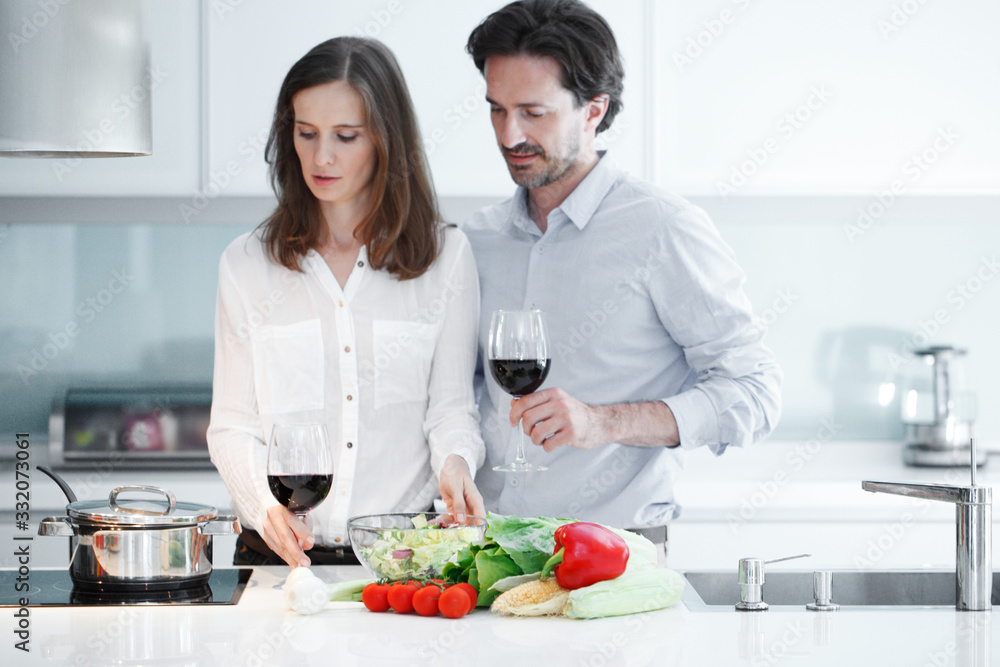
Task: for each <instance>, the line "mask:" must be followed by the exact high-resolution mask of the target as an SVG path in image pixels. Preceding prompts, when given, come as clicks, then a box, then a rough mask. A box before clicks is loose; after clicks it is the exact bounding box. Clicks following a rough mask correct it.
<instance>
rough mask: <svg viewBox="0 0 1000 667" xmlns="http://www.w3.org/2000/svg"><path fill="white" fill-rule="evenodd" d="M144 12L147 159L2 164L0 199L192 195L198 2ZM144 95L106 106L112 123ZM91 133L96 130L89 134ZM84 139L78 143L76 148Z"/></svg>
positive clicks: (159, 5)
mask: <svg viewBox="0 0 1000 667" xmlns="http://www.w3.org/2000/svg"><path fill="white" fill-rule="evenodd" d="M147 6H148V12H147V23H146V31H147V36H148V39H149V48H150V63H151V66H150V77H149V79H148V81H149V85H148V88H149V90H148V93H149V94H151V95H152V105H153V106H152V114H153V154H152V155H150V156H145V157H129V158H87V159H79V158H77V159H65V158H60V159H48V158H45V159H41V158H0V196H19V195H20V196H25V195H26V196H57V197H58V196H80V195H84V196H88V197H89V196H128V197H135V196H164V195H175V196H177V195H187V196H191V195H193V194H194V190H195V188H196V187H197V185H198V180H199V178H198V174H199V164H200V162H199V156H200V150H201V149H200V146H201V136H200V123H201V120H200V113H199V99H200V86H201V78H200V66H201V65H200V62H201V61H200V57H201V56H200V50H201V49H200V27H199V26H200V14H201V4H200V3H199V2H198V0H175V1H171V2H162V1H160V2H151V3H148V5H147ZM57 18H58V16H57ZM5 57H6V56H5ZM54 76H55V73H54ZM146 92H147V91H142V90H138V91H122V97H120V98H117V99H115V100H108V116H109V118H110V119H111V120H112V122H113V121H114V119H115V118H118V117H120V114H124V113H127V112H128V111H129V109H130V106H131V105H134V104H135V101H134V100H135V99H137V98H139V97H141V96H143V95H145V94H146ZM67 103H71V102H69V101H67ZM94 132H95V133H99V132H100V129H99V128H94ZM91 136H92V137H97V136H98V134H92V135H91ZM85 139H86V137H84V136H81V137H80V140H81V142H82V141H84V140H85Z"/></svg>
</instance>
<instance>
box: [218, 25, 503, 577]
mask: <svg viewBox="0 0 1000 667" xmlns="http://www.w3.org/2000/svg"><path fill="white" fill-rule="evenodd" d="M266 155H267V161H268V164H269V165H270V170H271V179H272V185H273V187H274V191H275V193H276V194H277V197H278V207H277V209H276V210H275V211H274V213H273V214H272V215H271V217H270V218H268V219H267V220H266V221H265V222H264V223H263V224H262V225H261V226H260V227H259V228H258V229H257V230H255V231H254V232H252V233H249V234H246V235H243V236H241V237H240V238H238V239H236V240H235V241H234V242H233V243H232V244H230V246H229V247H228V248H227V249H226V251H225V252H224V253H223V255H222V259H221V262H220V265H219V294H218V305H217V313H216V332H215V375H214V381H213V400H212V420H211V425H210V427H209V430H208V444H209V449H210V451H211V455H212V461H213V463H214V464H215V466H216V467H217V468H218V469H219V473H220V474H221V476H222V478H223V480H224V481H225V483H226V486H227V488H228V489H229V492H230V494H231V495H232V497H233V507H234V509H235V511H236V513H237V514H238V516H239V517H240V519H241V520H242V523H243V526H244V534H243V535H241V537H240V540H239V541H238V543H237V554H236V559H235V562H236V563H237V564H279V563H280V562H281V561H284V562H286V563H288V564H289V565H291V566H292V567H295V566H297V565H303V566H305V565H309V563H310V561H311V560H317V562H333V563H340V562H354V561H353V558H354V557H353V554H352V553H351V550H350V546H349V543H348V534H347V519H348V517H349V516H356V515H363V514H375V513H384V512H411V511H417V512H419V511H425V510H428V509H429V508H430V507H431V506H432V499H433V498H434V496H435V495H436V492H437V491H440V493H441V497H442V498H443V500H444V501H445V504H446V505H447V507H448V510H449V511H450V512H451V513H452V514H454V515H456V516H457V518H459V520H462V519H464V515H465V514H466V513H471V514H482V513H483V512H484V508H483V504H482V497H481V496H480V495H479V492H478V491H477V490H476V487H475V485H474V483H473V476H474V474H475V471H476V468H477V467H478V466H479V465H481V464H482V461H483V458H484V448H483V443H482V439H481V437H480V434H479V430H478V420H477V416H476V408H475V404H474V398H473V390H472V386H471V378H472V377H473V374H474V371H475V358H476V327H477V322H478V317H479V285H478V280H477V277H476V268H475V264H474V260H473V258H472V252H471V250H470V248H469V244H468V241H467V240H466V238H465V236H464V235H463V234H462V233H461V232H460V231H459V230H458V229H457V228H455V227H452V226H446V225H443V224H442V223H441V222H440V219H439V214H438V210H437V204H436V199H435V196H434V192H433V189H432V186H431V182H430V178H429V174H428V171H427V167H426V163H425V158H424V154H423V151H422V149H421V142H420V136H419V131H418V128H417V123H416V119H415V116H414V112H413V105H412V102H411V100H410V96H409V92H408V90H407V87H406V83H405V81H404V80H403V76H402V72H401V71H400V69H399V65H398V64H397V62H396V60H395V58H394V57H393V55H392V53H391V52H390V51H389V50H388V49H387V48H386V47H385V46H384V45H382V44H381V43H379V42H377V41H374V40H368V39H358V38H353V37H339V38H336V39H331V40H329V41H327V42H324V43H322V44H320V45H318V46H316V47H315V48H313V49H312V50H311V51H309V53H307V54H306V55H305V56H304V57H303V58H302V59H301V60H299V61H298V62H297V63H295V65H294V66H292V68H291V70H290V71H289V72H288V74H287V76H286V77H285V80H284V83H283V84H282V86H281V90H280V92H279V94H278V102H277V106H276V109H275V112H274V121H273V123H272V127H271V133H270V136H269V138H268V142H267V150H266ZM276 422H282V423H284V422H323V423H325V424H327V428H328V430H329V433H330V439H331V445H332V449H333V455H334V465H335V468H334V473H335V474H334V486H333V489H332V490H331V491H330V494H329V496H328V497H327V499H326V500H325V501H324V502H323V503H321V504H320V505H319V506H317V507H316V508H314V509H313V511H312V512H311V513H310V519H311V523H312V526H311V527H310V526H307V525H306V524H305V523H304V522H302V521H301V520H299V519H298V518H297V517H296V516H295V515H294V514H292V513H291V512H290V511H289V510H288V509H286V508H285V507H282V506H281V505H279V504H278V503H277V501H276V500H275V499H274V497H273V496H272V495H271V492H270V491H269V490H268V486H267V479H266V459H267V448H266V447H265V446H264V444H265V443H266V440H267V438H268V436H269V435H270V432H271V428H272V426H273V425H274V424H275V423H276ZM310 528H311V529H310ZM248 529H249V530H248Z"/></svg>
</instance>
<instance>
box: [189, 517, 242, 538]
mask: <svg viewBox="0 0 1000 667" xmlns="http://www.w3.org/2000/svg"><path fill="white" fill-rule="evenodd" d="M242 530H243V529H242V528H240V520H239V519H237V518H236V517H235V516H233V515H232V514H221V515H219V516H217V517H215V518H214V519H209V520H208V521H206V522H205V523H202V524H198V532H199V533H201V534H202V535H239V534H240V533H241V532H242Z"/></svg>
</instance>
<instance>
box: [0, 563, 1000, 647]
mask: <svg viewBox="0 0 1000 667" xmlns="http://www.w3.org/2000/svg"><path fill="white" fill-rule="evenodd" d="M317 569H318V570H320V574H321V576H323V577H324V578H325V579H328V580H334V579H344V580H346V579H356V578H359V577H362V576H363V571H362V570H361V568H359V567H352V568H347V567H326V568H317ZM286 572H287V570H286V569H285V568H283V567H281V568H256V570H255V572H254V576H253V578H252V580H251V584H252V587H251V588H248V589H247V590H246V591H245V592H244V594H243V597H242V599H241V600H240V603H239V604H238V605H236V606H235V607H224V606H211V607H191V606H185V607H181V606H178V607H115V608H100V607H88V608H76V609H73V608H41V609H36V608H32V609H31V616H30V618H31V648H32V651H33V652H32V653H31V654H30V655H29V656H28V657H25V655H24V654H23V653H21V652H19V651H16V650H14V649H13V639H12V635H11V629H12V626H13V619H12V617H11V615H10V613H9V610H7V611H5V612H4V613H3V614H2V616H3V618H5V619H6V620H5V621H3V622H2V623H0V636H3V637H5V639H4V641H3V645H2V648H0V656H3V658H2V659H0V664H3V665H29V664H30V665H36V664H38V665H112V664H114V665H119V666H128V665H150V664H156V665H211V666H212V667H225V666H228V665H248V666H254V665H290V666H293V667H303V666H305V665H317V666H320V665H322V666H324V667H326V666H332V665H336V666H338V667H339V666H342V665H345V666H346V665H358V666H359V667H374V666H379V665H393V666H401V667H405V666H407V665H449V666H450V665H455V666H459V665H462V666H467V665H476V666H479V665H483V666H489V665H503V666H504V667H509V666H510V665H512V664H517V663H520V664H521V665H524V667H533V666H534V665H542V664H544V665H546V666H547V667H556V666H563V665H565V666H567V667H569V666H573V667H578V666H583V665H594V666H605V665H616V666H633V665H678V666H689V665H692V666H693V665H699V666H700V665H705V666H712V667H716V666H719V665H751V666H757V665H782V664H787V665H809V666H810V667H811V666H813V665H820V666H821V665H831V666H836V667H843V666H844V665H852V666H857V665H880V666H882V665H889V666H896V665H913V666H914V667H920V666H923V665H937V666H941V667H944V666H946V665H955V666H957V667H987V666H989V665H992V664H994V663H993V662H992V658H993V657H994V656H993V655H992V653H991V650H992V647H993V646H997V649H996V651H997V652H1000V626H997V625H995V624H994V622H993V613H992V612H978V613H971V612H965V613H960V612H957V611H954V610H951V609H928V610H907V611H858V610H842V611H839V612H826V613H814V612H807V611H801V612H780V611H774V610H771V611H767V612H762V613H752V614H750V613H740V612H736V611H731V612H714V613H713V612H693V611H690V610H688V609H687V608H686V607H685V605H684V604H683V603H678V604H677V605H674V606H673V607H671V608H670V609H666V610H662V611H657V612H651V613H647V614H639V615H633V616H624V617H619V618H608V619H596V620H589V621H574V620H569V619H564V618H537V619H522V618H506V617H497V616H494V615H493V614H491V613H489V612H488V611H485V610H477V611H475V612H474V613H472V614H470V615H469V616H466V617H465V618H462V619H459V620H449V619H446V618H443V617H435V618H422V617H418V616H412V615H405V616H404V615H396V614H393V613H385V614H374V613H371V612H368V611H367V610H365V609H364V608H363V606H362V605H360V604H358V603H331V604H329V605H328V606H327V609H326V610H324V611H323V612H321V613H320V614H317V615H314V616H299V615H298V614H295V613H294V612H292V611H290V610H288V609H286V608H285V606H284V602H283V599H282V594H281V592H280V591H277V590H273V588H272V587H273V586H274V585H275V584H276V583H279V582H280V581H281V580H282V578H283V577H284V576H285V573H286Z"/></svg>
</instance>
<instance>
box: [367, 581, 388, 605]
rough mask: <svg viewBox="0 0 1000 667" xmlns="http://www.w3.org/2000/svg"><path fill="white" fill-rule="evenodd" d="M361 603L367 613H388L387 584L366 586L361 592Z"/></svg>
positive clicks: (373, 583)
mask: <svg viewBox="0 0 1000 667" xmlns="http://www.w3.org/2000/svg"><path fill="white" fill-rule="evenodd" d="M361 601H362V602H364V603H365V607H367V608H368V611H389V584H376V583H375V582H372V583H370V584H368V585H367V586H365V587H364V588H363V589H362V590H361Z"/></svg>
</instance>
